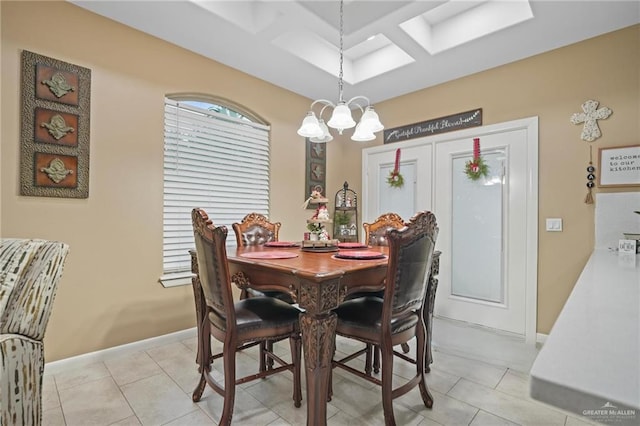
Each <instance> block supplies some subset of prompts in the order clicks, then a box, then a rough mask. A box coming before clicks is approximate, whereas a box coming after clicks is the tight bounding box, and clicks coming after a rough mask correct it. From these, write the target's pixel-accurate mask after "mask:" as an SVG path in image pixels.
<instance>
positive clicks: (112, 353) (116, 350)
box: [45, 327, 197, 374]
mask: <svg viewBox="0 0 640 426" xmlns="http://www.w3.org/2000/svg"><path fill="white" fill-rule="evenodd" d="M196 335H197V329H196V328H195V327H193V328H189V329H186V330H182V331H176V332H175V333H169V334H164V335H162V336H156V337H151V338H149V339H144V340H138V341H136V342H131V343H126V344H124V345H120V346H114V347H112V348H107V349H102V350H99V351H95V352H89V353H86V354H82V355H77V356H74V357H71V358H65V359H61V360H58V361H53V362H48V363H46V364H45V372H46V373H47V374H56V373H59V372H62V371H65V370H68V369H70V368H77V367H78V366H83V365H89V364H94V363H96V362H104V361H105V360H109V359H113V358H117V357H119V356H122V355H125V354H128V353H132V352H140V351H145V350H147V349H151V348H156V347H158V346H163V345H168V344H170V343H175V342H179V341H182V340H185V339H189V338H191V337H196Z"/></svg>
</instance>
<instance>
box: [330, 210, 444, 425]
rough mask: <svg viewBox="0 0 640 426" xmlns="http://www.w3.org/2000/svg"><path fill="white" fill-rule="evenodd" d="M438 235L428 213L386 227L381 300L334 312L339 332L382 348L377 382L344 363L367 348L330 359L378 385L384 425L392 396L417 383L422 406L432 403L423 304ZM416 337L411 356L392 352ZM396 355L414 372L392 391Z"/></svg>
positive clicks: (364, 299) (359, 301)
mask: <svg viewBox="0 0 640 426" xmlns="http://www.w3.org/2000/svg"><path fill="white" fill-rule="evenodd" d="M437 235H438V227H437V223H436V217H435V215H434V214H433V213H431V212H427V211H423V212H419V213H417V214H416V215H415V216H413V217H412V218H411V220H410V221H409V222H407V223H406V226H405V227H403V228H402V229H399V230H397V229H393V230H390V231H388V232H387V234H386V237H387V241H388V244H389V264H388V268H387V275H386V285H385V288H384V296H383V298H382V299H381V298H379V297H372V296H364V297H360V298H357V299H352V300H349V301H346V302H344V303H342V304H341V305H340V306H339V307H338V308H336V309H335V310H334V312H335V313H336V314H337V327H336V333H337V334H338V335H340V336H343V337H347V338H351V339H355V340H358V341H361V342H363V343H365V344H373V345H375V346H378V347H379V348H380V350H381V355H382V378H381V380H380V379H378V378H377V377H374V376H372V375H371V374H370V373H367V372H366V371H365V372H362V371H359V370H357V369H355V368H353V367H351V366H349V365H347V362H348V361H350V360H352V359H354V358H356V357H358V356H360V355H362V354H363V353H365V352H366V350H367V349H366V348H365V349H362V350H360V351H357V352H356V353H354V354H351V355H349V356H347V357H344V358H342V359H340V360H335V359H334V360H333V362H332V366H333V368H342V369H344V370H346V371H348V372H351V373H353V374H356V375H358V376H359V377H362V378H364V379H366V380H368V381H370V382H372V383H375V384H377V385H379V386H381V388H382V407H383V411H384V418H385V424H386V425H387V426H389V425H395V424H396V423H395V419H394V415H393V399H395V398H397V397H399V396H402V395H404V394H406V393H407V392H409V390H411V389H413V388H414V387H416V386H418V387H419V388H420V395H421V397H422V401H423V403H424V405H425V406H426V407H427V408H431V407H433V397H432V396H431V393H430V392H429V389H428V387H427V383H426V378H425V364H426V362H425V361H426V333H427V330H426V327H425V318H424V309H423V305H424V304H425V303H426V302H425V299H426V294H427V280H428V279H429V271H430V269H431V263H432V261H433V252H434V247H435V242H436V238H437ZM414 337H416V338H417V345H416V347H417V351H416V358H415V359H412V358H410V357H409V356H407V355H405V354H403V353H400V352H396V351H394V350H393V347H394V346H396V345H399V344H401V343H406V342H408V341H409V340H411V339H413V338H414ZM394 356H397V357H399V358H401V359H404V360H406V361H408V362H411V363H413V364H415V366H416V374H415V376H414V377H413V378H411V379H410V380H409V381H408V382H407V383H405V384H404V385H402V386H399V387H398V388H396V389H393V387H392V380H393V361H394Z"/></svg>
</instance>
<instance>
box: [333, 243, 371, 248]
mask: <svg viewBox="0 0 640 426" xmlns="http://www.w3.org/2000/svg"><path fill="white" fill-rule="evenodd" d="M368 247H369V246H368V245H366V244H362V243H338V248H341V249H363V248H368Z"/></svg>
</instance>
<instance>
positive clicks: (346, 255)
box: [333, 250, 387, 260]
mask: <svg viewBox="0 0 640 426" xmlns="http://www.w3.org/2000/svg"><path fill="white" fill-rule="evenodd" d="M333 257H335V258H337V259H358V260H368V259H384V258H386V257H387V255H385V254H384V253H380V252H379V251H371V250H349V251H341V252H340V253H337V254H334V255H333Z"/></svg>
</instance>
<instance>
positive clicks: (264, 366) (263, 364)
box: [259, 341, 267, 373]
mask: <svg viewBox="0 0 640 426" xmlns="http://www.w3.org/2000/svg"><path fill="white" fill-rule="evenodd" d="M266 345H267V342H266V341H264V342H260V361H259V362H260V364H259V365H260V368H259V371H260V372H261V373H262V372H264V371H266V370H267V361H266V360H267V354H266V353H265V350H266Z"/></svg>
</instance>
